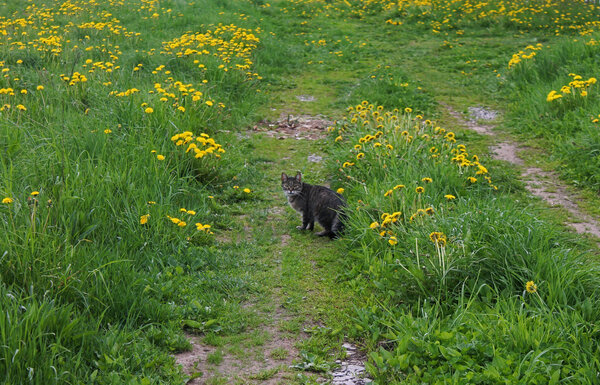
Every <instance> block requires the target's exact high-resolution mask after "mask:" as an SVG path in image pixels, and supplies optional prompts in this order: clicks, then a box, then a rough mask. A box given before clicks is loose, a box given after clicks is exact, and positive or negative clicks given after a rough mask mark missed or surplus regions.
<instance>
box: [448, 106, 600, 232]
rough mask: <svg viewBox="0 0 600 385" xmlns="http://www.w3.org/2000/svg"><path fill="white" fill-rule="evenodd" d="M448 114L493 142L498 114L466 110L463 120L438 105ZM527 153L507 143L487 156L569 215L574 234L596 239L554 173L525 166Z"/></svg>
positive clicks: (597, 227) (593, 223)
mask: <svg viewBox="0 0 600 385" xmlns="http://www.w3.org/2000/svg"><path fill="white" fill-rule="evenodd" d="M442 106H443V107H444V108H445V109H446V110H447V111H448V113H449V114H450V115H451V116H452V117H453V118H454V119H455V120H456V121H457V122H458V124H459V125H460V126H463V127H465V128H468V129H470V130H473V131H475V132H477V133H479V134H481V135H486V136H490V137H493V138H495V137H496V134H495V133H494V130H493V129H494V127H495V124H494V123H493V120H495V119H496V118H497V117H498V116H499V113H498V112H496V111H492V110H488V109H485V108H482V107H470V108H469V109H468V111H469V117H468V118H467V119H465V118H464V117H463V116H462V115H461V114H460V113H458V112H457V111H455V110H454V109H453V108H452V107H451V106H449V105H447V104H442ZM526 152H527V149H526V148H524V147H520V146H519V145H518V144H517V143H514V142H511V141H501V142H498V143H496V144H494V145H493V146H491V147H490V153H491V155H492V157H493V158H494V159H498V160H503V161H506V162H508V163H510V164H512V165H514V166H516V167H518V168H519V170H520V173H521V179H522V180H523V181H524V182H525V187H526V188H527V190H528V191H529V192H530V193H531V194H532V195H534V196H536V197H538V198H541V199H542V200H543V201H544V202H546V203H548V204H549V205H551V206H553V207H560V208H562V209H564V210H566V211H567V212H568V213H569V216H570V217H571V219H572V221H571V222H568V223H567V225H569V226H570V227H571V228H573V229H574V230H575V231H576V232H577V233H578V234H590V235H593V236H595V237H597V238H600V223H599V222H598V221H597V220H596V219H594V218H593V217H591V216H590V215H588V214H586V213H585V212H583V211H582V210H581V209H580V208H579V205H578V204H577V200H578V199H577V198H576V197H575V196H574V195H573V194H571V193H569V191H568V189H567V186H566V185H565V184H564V183H563V182H562V181H561V180H560V179H559V177H558V175H557V174H556V173H554V172H549V171H544V170H542V169H540V168H538V167H529V166H526V165H525V162H524V161H523V158H522V154H526Z"/></svg>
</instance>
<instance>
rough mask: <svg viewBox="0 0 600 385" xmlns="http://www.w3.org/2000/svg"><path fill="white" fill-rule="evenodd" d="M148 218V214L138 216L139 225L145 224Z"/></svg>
mask: <svg viewBox="0 0 600 385" xmlns="http://www.w3.org/2000/svg"><path fill="white" fill-rule="evenodd" d="M148 218H150V214H146V215H142V216H141V217H140V225H145V224H146V223H148Z"/></svg>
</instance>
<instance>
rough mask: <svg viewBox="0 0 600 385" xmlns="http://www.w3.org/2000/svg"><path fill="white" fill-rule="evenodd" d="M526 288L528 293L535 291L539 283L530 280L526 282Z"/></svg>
mask: <svg viewBox="0 0 600 385" xmlns="http://www.w3.org/2000/svg"><path fill="white" fill-rule="evenodd" d="M525 290H527V292H528V293H535V292H536V291H537V285H536V284H535V283H534V282H533V281H529V282H527V283H526V284H525Z"/></svg>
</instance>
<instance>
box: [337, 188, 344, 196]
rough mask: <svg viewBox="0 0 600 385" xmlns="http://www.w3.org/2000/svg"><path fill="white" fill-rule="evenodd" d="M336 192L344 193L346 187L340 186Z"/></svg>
mask: <svg viewBox="0 0 600 385" xmlns="http://www.w3.org/2000/svg"><path fill="white" fill-rule="evenodd" d="M336 192H337V193H338V194H343V193H344V188H342V187H340V188H339V189H337V190H336Z"/></svg>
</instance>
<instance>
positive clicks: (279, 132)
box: [175, 115, 369, 385]
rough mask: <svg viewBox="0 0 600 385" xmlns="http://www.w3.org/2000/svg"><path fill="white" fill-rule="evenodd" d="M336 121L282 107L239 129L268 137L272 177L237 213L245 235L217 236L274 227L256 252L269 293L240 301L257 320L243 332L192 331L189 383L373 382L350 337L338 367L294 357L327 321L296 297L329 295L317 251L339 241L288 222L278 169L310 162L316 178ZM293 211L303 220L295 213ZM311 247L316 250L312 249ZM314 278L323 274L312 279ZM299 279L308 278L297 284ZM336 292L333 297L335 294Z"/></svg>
mask: <svg viewBox="0 0 600 385" xmlns="http://www.w3.org/2000/svg"><path fill="white" fill-rule="evenodd" d="M331 123H332V122H331V121H329V120H327V119H326V118H324V117H323V116H314V117H312V116H307V115H303V116H293V115H282V116H281V117H280V119H279V120H278V121H276V122H267V121H264V122H261V123H259V124H257V125H256V126H254V127H253V128H252V129H251V130H249V131H247V132H243V133H241V135H244V136H245V138H248V139H250V140H252V139H256V140H257V141H258V142H261V143H264V142H269V143H268V144H266V146H267V148H266V149H264V148H263V149H260V148H258V149H257V150H255V151H258V152H259V156H261V157H263V156H267V155H268V156H269V157H270V158H271V159H273V161H272V162H269V163H267V164H266V167H268V168H269V169H268V170H265V174H266V176H267V179H268V184H265V188H264V189H263V191H261V196H262V197H263V199H264V202H263V204H262V205H261V207H255V208H254V210H253V211H252V212H249V213H244V214H243V215H241V216H240V217H239V218H238V221H237V222H239V223H238V227H239V229H240V230H242V232H243V236H232V235H233V234H230V235H227V233H225V234H221V235H220V236H219V237H218V239H219V242H221V243H228V242H249V241H252V237H255V236H256V235H257V234H261V232H262V233H263V234H264V232H265V231H266V232H267V233H268V234H269V235H270V237H271V243H270V245H269V246H268V247H267V248H266V251H265V255H262V256H257V259H258V260H259V261H260V263H264V264H265V266H268V268H267V271H265V272H264V273H263V274H264V280H265V286H266V287H267V289H266V290H265V291H266V292H268V293H267V294H266V295H264V296H261V297H256V298H252V299H250V300H249V301H247V302H245V303H243V304H242V308H243V310H244V311H245V312H247V313H248V317H249V318H251V319H254V320H255V321H254V322H253V326H252V327H250V328H248V329H247V330H245V331H243V332H242V333H240V334H239V335H235V336H224V337H223V338H214V336H212V337H211V336H205V335H192V334H189V335H188V336H187V337H188V341H189V342H190V343H191V344H192V350H190V351H187V352H183V353H180V354H177V355H175V359H176V361H177V362H178V363H179V364H180V365H181V366H182V369H183V371H184V372H185V373H186V374H187V375H188V376H190V380H189V381H188V382H187V384H193V385H200V384H266V385H275V384H291V383H304V382H302V381H300V382H299V380H298V376H301V377H302V376H304V377H307V378H310V379H311V381H313V382H310V383H327V382H330V383H332V384H336V385H363V384H366V383H368V382H369V381H368V380H365V379H363V378H362V377H364V372H365V367H364V361H365V359H366V357H365V356H364V355H363V354H361V353H360V351H359V350H358V349H357V348H356V347H355V346H353V345H351V344H348V343H345V344H344V345H343V346H339V348H338V350H339V351H342V350H345V357H346V358H344V359H339V360H337V364H338V365H337V367H336V368H335V369H333V370H332V371H331V372H330V373H328V375H326V376H324V375H323V374H322V373H312V372H310V371H303V372H300V371H298V370H297V369H294V368H293V365H294V364H301V365H302V364H303V361H302V360H303V359H302V357H301V346H302V343H303V342H304V341H306V340H308V339H310V337H311V336H310V334H309V333H307V332H305V331H304V330H311V329H315V328H317V329H318V328H319V327H322V326H323V321H322V320H321V319H318V318H315V317H316V316H315V315H313V314H310V313H309V312H307V311H303V309H302V308H301V307H297V306H295V305H290V301H291V299H293V298H300V300H301V301H304V302H308V303H310V302H313V301H314V302H318V301H319V300H320V299H319V298H318V297H319V296H323V297H325V298H327V294H326V293H322V291H324V290H325V289H324V288H323V287H319V282H318V280H320V279H321V278H320V274H322V273H319V266H318V265H319V261H318V259H319V255H315V252H316V253H321V252H323V253H324V254H325V253H327V252H331V248H332V246H333V244H332V243H331V241H327V240H322V239H318V240H317V238H318V237H316V236H312V235H310V234H303V235H300V234H297V233H294V232H293V231H290V228H291V229H294V228H295V226H292V225H293V223H292V225H291V224H290V223H289V222H290V212H291V209H288V208H287V205H286V201H285V197H284V196H283V194H282V193H281V187H280V185H279V175H280V174H281V172H282V171H288V172H290V171H295V170H296V169H302V170H305V169H309V170H312V171H313V173H312V174H313V175H311V176H310V177H312V178H318V176H315V173H316V172H317V171H318V170H320V169H323V165H322V162H323V154H320V153H319V150H318V148H319V146H318V145H317V143H318V142H317V140H319V139H322V138H323V137H324V135H325V132H326V128H327V126H329V125H330V124H331ZM267 138H269V139H267ZM313 143H314V145H313ZM292 218H294V219H296V220H298V218H296V215H294V216H293V217H292ZM265 228H268V229H267V230H265ZM300 242H305V243H306V244H304V245H302V244H300ZM323 242H324V243H323ZM321 243H322V244H321ZM310 248H313V249H314V250H312V252H311V250H310ZM294 260H297V261H300V262H299V263H303V264H305V266H304V267H302V268H301V269H300V270H299V271H301V273H299V276H295V277H294V276H290V274H291V273H290V271H291V270H293V268H294V266H290V264H292V265H293V264H294V263H295V262H294ZM290 261H292V262H290ZM313 279H316V280H317V281H316V282H310V281H311V280H313ZM294 280H298V281H308V282H306V283H304V284H297V283H294ZM313 297H315V298H313ZM330 300H331V301H332V302H333V301H336V300H337V298H335V297H333V298H331V299H330ZM312 306H313V305H311V307H312ZM323 349H325V347H323ZM342 356H343V355H342Z"/></svg>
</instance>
